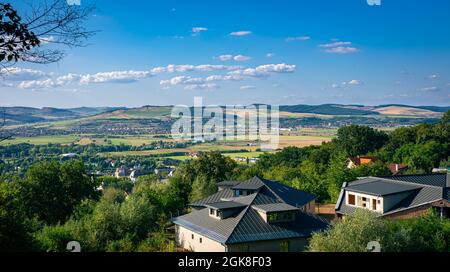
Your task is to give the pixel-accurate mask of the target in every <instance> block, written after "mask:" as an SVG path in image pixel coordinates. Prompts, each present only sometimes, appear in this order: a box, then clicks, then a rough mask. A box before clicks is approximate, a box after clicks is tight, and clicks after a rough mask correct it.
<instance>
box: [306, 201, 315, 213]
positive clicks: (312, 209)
mask: <svg viewBox="0 0 450 272" xmlns="http://www.w3.org/2000/svg"><path fill="white" fill-rule="evenodd" d="M303 211H304V212H307V213H316V201H315V200H313V201H311V202H309V203H308V204H306V205H305V206H303Z"/></svg>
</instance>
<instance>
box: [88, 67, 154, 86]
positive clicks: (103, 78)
mask: <svg viewBox="0 0 450 272" xmlns="http://www.w3.org/2000/svg"><path fill="white" fill-rule="evenodd" d="M151 76H152V73H151V72H150V71H133V70H130V71H113V72H106V73H97V74H92V75H91V74H87V75H83V76H82V77H81V79H80V83H81V84H89V83H129V82H136V81H138V80H140V79H144V78H148V77H151Z"/></svg>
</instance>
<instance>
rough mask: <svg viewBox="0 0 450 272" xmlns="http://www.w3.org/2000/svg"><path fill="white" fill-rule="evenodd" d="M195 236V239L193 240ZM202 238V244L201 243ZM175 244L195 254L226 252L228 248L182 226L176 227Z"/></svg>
mask: <svg viewBox="0 0 450 272" xmlns="http://www.w3.org/2000/svg"><path fill="white" fill-rule="evenodd" d="M192 234H194V239H192ZM200 238H201V239H202V242H201V243H200ZM175 242H176V244H177V246H179V247H181V248H183V249H185V250H188V251H193V252H225V251H226V247H225V246H224V245H222V244H221V243H219V242H216V241H214V240H211V239H209V238H207V237H205V236H202V235H200V234H197V233H195V232H193V231H191V230H188V229H186V228H184V227H182V226H178V225H177V226H176V227H175Z"/></svg>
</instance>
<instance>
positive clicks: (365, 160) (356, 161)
mask: <svg viewBox="0 0 450 272" xmlns="http://www.w3.org/2000/svg"><path fill="white" fill-rule="evenodd" d="M377 161H378V159H377V158H375V157H369V156H358V157H351V158H349V159H348V165H347V168H348V169H353V168H356V167H358V166H361V165H366V164H371V163H374V162H377Z"/></svg>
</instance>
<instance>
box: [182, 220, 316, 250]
mask: <svg viewBox="0 0 450 272" xmlns="http://www.w3.org/2000/svg"><path fill="white" fill-rule="evenodd" d="M192 234H194V239H192ZM200 238H202V243H200ZM286 241H289V251H290V252H301V251H305V249H306V246H307V245H308V241H307V239H306V238H296V239H289V240H272V241H259V242H250V243H245V244H233V245H228V246H224V245H222V244H221V243H219V242H217V241H214V240H211V239H209V238H207V237H204V236H202V235H200V234H198V233H195V232H193V231H191V230H188V229H186V228H184V227H182V226H178V225H177V226H176V227H175V242H176V244H177V246H179V247H181V248H183V249H184V250H187V251H192V252H280V249H281V243H282V242H286Z"/></svg>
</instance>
